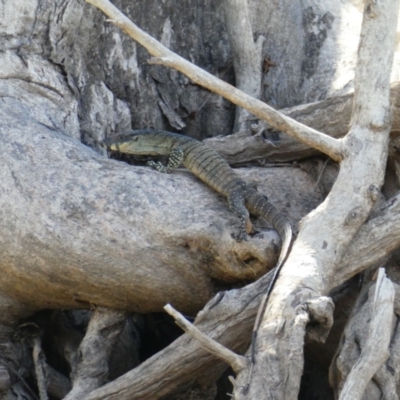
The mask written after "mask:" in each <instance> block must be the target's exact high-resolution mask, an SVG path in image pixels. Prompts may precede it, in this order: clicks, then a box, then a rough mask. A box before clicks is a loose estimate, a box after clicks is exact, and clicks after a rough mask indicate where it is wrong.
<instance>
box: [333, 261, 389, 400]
mask: <svg viewBox="0 0 400 400" xmlns="http://www.w3.org/2000/svg"><path fill="white" fill-rule="evenodd" d="M393 306H394V286H393V283H392V282H391V280H390V279H388V278H386V275H385V270H384V269H383V268H380V270H379V275H378V280H377V282H376V288H375V297H374V306H373V314H372V320H371V323H370V327H369V336H368V339H367V342H366V344H365V347H364V348H363V350H362V353H361V356H360V358H359V359H358V361H357V363H356V364H355V365H354V366H353V368H352V370H351V371H350V374H349V375H348V377H347V380H346V383H345V384H344V387H343V390H342V392H341V394H340V398H339V400H345V399H352V400H359V399H360V400H361V399H362V397H363V395H364V391H365V389H366V387H367V385H368V382H369V381H370V380H371V378H372V377H373V375H374V374H375V372H376V371H377V370H378V369H379V368H380V366H381V365H382V364H383V363H384V362H385V361H386V360H387V358H388V357H389V344H390V338H391V334H392V323H393V316H394V314H393Z"/></svg>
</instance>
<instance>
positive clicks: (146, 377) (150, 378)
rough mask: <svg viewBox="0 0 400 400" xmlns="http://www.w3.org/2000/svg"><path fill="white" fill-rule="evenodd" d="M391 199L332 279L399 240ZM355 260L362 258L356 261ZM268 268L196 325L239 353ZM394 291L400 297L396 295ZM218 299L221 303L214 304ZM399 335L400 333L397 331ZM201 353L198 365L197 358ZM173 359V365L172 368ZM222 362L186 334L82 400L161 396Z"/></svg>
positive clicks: (397, 208)
mask: <svg viewBox="0 0 400 400" xmlns="http://www.w3.org/2000/svg"><path fill="white" fill-rule="evenodd" d="M399 197H400V194H399ZM390 204H392V201H389V202H388V203H387V204H386V207H383V209H382V214H381V215H380V216H379V217H376V218H375V219H373V220H370V221H368V222H367V223H366V224H365V225H364V226H363V227H362V229H361V230H360V232H359V233H358V235H357V237H356V239H355V240H354V241H353V242H352V243H351V245H350V248H349V251H348V252H347V253H346V255H345V257H344V259H343V260H342V263H341V271H343V272H341V277H342V278H341V279H340V278H338V279H336V280H335V282H336V284H339V283H342V282H343V281H344V279H345V280H347V279H349V277H350V276H353V275H354V274H356V273H358V272H359V271H361V270H362V269H363V268H366V267H368V266H370V265H374V264H376V263H377V262H379V261H380V260H381V258H382V254H383V251H385V254H386V255H388V254H390V253H391V251H392V249H394V248H397V247H399V246H400V227H399V224H398V222H397V221H398V220H399V218H400V201H399V200H397V201H394V204H392V206H389V205H390ZM382 227H387V230H386V229H384V230H383V231H382ZM394 229H397V231H396V232H395V233H394V234H393V235H392V234H391V232H393V230H394ZM378 249H379V252H378V251H377V250H378ZM382 249H384V250H382ZM357 260H360V262H359V263H358V264H357ZM367 261H368V263H367ZM346 268H349V269H350V270H352V272H353V275H350V274H347V272H346V271H345V270H346ZM272 274H273V271H270V272H269V273H268V274H267V275H265V276H264V277H262V278H261V279H259V280H258V281H257V282H255V283H253V284H251V285H248V286H246V287H244V288H242V289H236V290H231V291H229V292H225V293H223V294H220V295H218V297H217V298H215V299H212V300H211V301H210V302H209V303H208V305H207V306H206V307H205V308H204V310H203V311H201V312H200V313H199V315H198V317H197V319H196V326H197V328H198V329H200V330H201V331H202V332H203V333H204V334H206V335H207V336H209V337H212V338H213V339H214V340H217V341H218V342H219V343H221V344H222V345H223V346H225V347H228V348H230V349H232V350H234V351H235V352H237V353H239V354H242V352H243V351H244V350H245V349H246V348H247V346H248V345H249V344H250V337H251V330H252V327H253V324H254V319H255V316H256V313H257V309H258V306H259V302H260V299H261V297H262V295H263V293H264V291H265V289H266V287H268V285H269V280H270V278H271V276H272ZM344 274H345V278H344V277H343V276H344ZM399 293H400V291H399ZM221 296H222V299H221ZM398 297H399V298H400V295H399V296H398ZM218 301H219V303H218V304H217V305H216V306H215V307H213V305H214V304H215V303H216V302H218ZM238 310H239V311H240V312H239V311H238ZM398 337H399V338H400V334H399V335H398ZM398 340H400V339H398ZM395 348H397V347H395ZM200 357H201V359H202V363H201V365H199V363H198V359H199V358H200ZM171 365H173V366H174V368H171V367H170V366H171ZM224 368H225V366H224V364H222V363H221V362H218V361H217V362H216V360H215V358H214V357H213V356H211V355H209V354H207V353H206V352H205V351H204V350H203V349H202V348H201V346H200V344H199V343H198V342H197V341H196V340H194V339H193V338H191V337H190V336H189V335H187V334H185V335H183V336H182V337H180V338H179V339H177V340H176V341H175V342H174V343H172V344H171V345H170V346H168V347H167V348H166V349H164V350H163V351H161V352H159V353H157V354H156V355H154V356H153V357H151V358H150V359H149V360H147V361H145V362H144V363H143V364H141V365H140V366H138V367H137V368H135V369H133V370H132V371H130V372H128V373H126V374H125V375H123V376H121V377H120V378H119V379H117V380H115V381H114V382H111V383H109V384H107V385H105V386H103V387H101V388H99V389H97V390H96V391H94V392H92V393H90V394H89V395H88V396H87V397H86V399H85V400H99V399H102V400H105V399H107V400H119V399H120V400H130V399H142V398H146V396H151V395H154V393H158V394H159V396H160V397H162V396H165V395H167V394H169V393H171V392H173V391H174V390H175V389H176V388H177V387H179V386H180V385H183V384H184V383H185V382H188V381H190V380H192V379H194V378H196V377H198V378H200V377H202V376H204V375H206V376H207V374H210V373H211V372H213V373H214V374H217V373H218V371H222V370H223V369H224ZM166 369H167V370H168V379H167V380H166V379H163V377H164V374H165V371H166Z"/></svg>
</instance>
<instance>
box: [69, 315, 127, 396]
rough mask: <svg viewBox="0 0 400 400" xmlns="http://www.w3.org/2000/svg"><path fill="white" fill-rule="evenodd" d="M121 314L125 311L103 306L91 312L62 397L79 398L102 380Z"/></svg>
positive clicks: (106, 372) (123, 318)
mask: <svg viewBox="0 0 400 400" xmlns="http://www.w3.org/2000/svg"><path fill="white" fill-rule="evenodd" d="M125 317H126V312H125V311H118V310H110V309H107V308H103V307H98V308H96V310H95V311H94V312H93V314H92V316H91V318H90V321H89V325H88V327H87V330H86V335H85V337H84V338H83V340H82V343H81V344H80V346H79V353H80V357H79V359H78V362H77V365H76V367H75V368H74V370H73V371H72V376H73V386H72V390H71V391H70V392H69V393H68V395H67V396H66V397H65V399H64V400H74V399H77V398H81V397H83V396H84V395H85V394H87V393H90V392H91V391H93V390H94V389H96V388H98V387H99V386H101V385H103V384H104V383H105V382H106V380H107V378H108V359H109V356H110V352H111V351H112V348H113V345H114V343H115V341H116V340H117V339H118V336H119V334H120V333H121V330H122V329H123V326H124V320H125Z"/></svg>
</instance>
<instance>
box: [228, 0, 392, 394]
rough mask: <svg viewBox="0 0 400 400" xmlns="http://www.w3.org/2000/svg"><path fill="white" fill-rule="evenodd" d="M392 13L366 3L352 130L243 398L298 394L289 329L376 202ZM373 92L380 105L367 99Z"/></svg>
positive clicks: (272, 310) (291, 263)
mask: <svg viewBox="0 0 400 400" xmlns="http://www.w3.org/2000/svg"><path fill="white" fill-rule="evenodd" d="M397 11H398V2H396V1H388V2H384V3H379V4H376V3H372V2H367V3H366V6H365V14H364V20H363V27H362V34H361V38H362V39H361V41H360V45H359V53H358V62H357V69H356V84H355V96H354V103H353V115H352V121H351V128H350V131H349V133H348V134H347V136H346V137H345V138H344V139H343V144H344V146H345V149H346V150H345V158H344V159H343V161H342V162H341V164H340V172H339V175H338V178H337V180H336V182H335V184H334V186H333V189H332V191H331V193H330V194H329V196H328V197H327V199H326V200H325V202H324V203H323V204H322V205H321V206H319V207H318V208H317V209H316V210H315V211H314V212H313V213H311V214H310V215H308V216H307V218H306V219H304V220H303V222H302V226H301V229H300V232H299V236H298V238H297V240H296V242H295V243H294V245H293V249H292V252H291V254H290V255H289V258H288V260H287V262H286V264H285V267H284V268H283V270H282V273H281V278H280V280H279V281H278V285H277V287H276V288H275V291H274V292H273V295H272V297H271V302H270V305H269V307H268V309H267V312H266V314H265V317H264V321H263V322H262V325H261V329H260V332H259V335H258V338H259V340H258V343H259V345H257V349H258V351H259V356H258V359H257V362H256V364H255V368H254V378H253V381H252V384H251V386H250V392H249V394H248V396H249V397H250V398H279V399H280V398H282V399H284V398H294V397H295V396H297V393H298V390H299V385H300V377H301V374H302V370H303V362H302V360H301V359H300V358H299V357H297V355H298V354H299V353H300V354H301V352H302V347H303V345H302V341H301V340H299V339H300V338H299V337H298V336H297V335H298V334H299V331H298V332H296V333H295V332H294V328H293V327H292V321H294V320H295V319H296V316H297V311H296V310H297V308H298V307H299V306H300V305H301V304H304V303H305V302H307V301H308V299H309V298H314V297H316V296H318V295H321V294H324V293H327V292H328V291H329V290H330V288H331V283H332V280H333V277H334V275H335V272H336V268H337V265H338V264H339V262H340V260H341V258H342V257H343V255H344V254H345V252H346V250H347V247H348V244H349V243H350V242H351V240H352V239H353V237H354V235H355V234H356V233H357V231H358V229H359V228H360V227H361V226H362V224H363V223H364V222H365V220H366V218H367V217H368V215H369V213H370V211H371V210H372V208H373V206H374V204H375V202H376V200H377V195H376V192H377V191H378V188H379V187H381V185H382V183H383V177H384V169H385V166H386V156H387V148H388V138H389V130H390V103H389V78H390V71H391V66H392V60H393V51H394V43H395V32H396V25H397ZM389 27H390V28H389ZM388 29H389V32H390V33H388V36H386V37H385V39H386V40H385V42H382V41H380V40H378V39H377V35H378V32H382V30H385V34H386V33H387V32H388ZM378 53H379V55H380V56H379V62H378V61H377V59H376V56H377V54H378ZM377 88H379V89H377ZM377 91H378V92H377ZM375 95H376V98H377V99H379V102H371V101H370V98H371V96H374V97H375ZM366 166H368V167H366ZM338 232H340V234H339V235H338ZM311 249H312V251H310V250H311ZM278 332H279V334H278ZM304 333H305V332H304ZM304 333H303V334H302V335H301V336H300V337H303V335H304ZM277 354H278V356H277ZM293 360H296V361H297V362H293ZM289 368H290V373H288V369H289ZM242 375H244V374H243V373H242V374H239V376H238V378H237V381H238V383H239V384H240V386H243V383H244V382H245V377H244V376H242ZM235 398H237V399H241V398H245V395H243V394H242V393H240V392H238V393H237V396H236V397H235Z"/></svg>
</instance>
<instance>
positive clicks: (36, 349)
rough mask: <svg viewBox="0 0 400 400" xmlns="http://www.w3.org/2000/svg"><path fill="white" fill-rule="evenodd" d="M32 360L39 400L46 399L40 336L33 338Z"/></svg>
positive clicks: (44, 362) (43, 359) (44, 368)
mask: <svg viewBox="0 0 400 400" xmlns="http://www.w3.org/2000/svg"><path fill="white" fill-rule="evenodd" d="M32 355H33V362H34V364H35V374H36V381H37V385H38V389H39V396H40V400H48V398H49V397H48V396H47V385H48V383H47V380H46V374H45V370H46V367H45V364H46V361H45V358H44V353H43V350H42V343H41V340H40V336H39V335H37V336H35V337H34V338H33V351H32Z"/></svg>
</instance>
